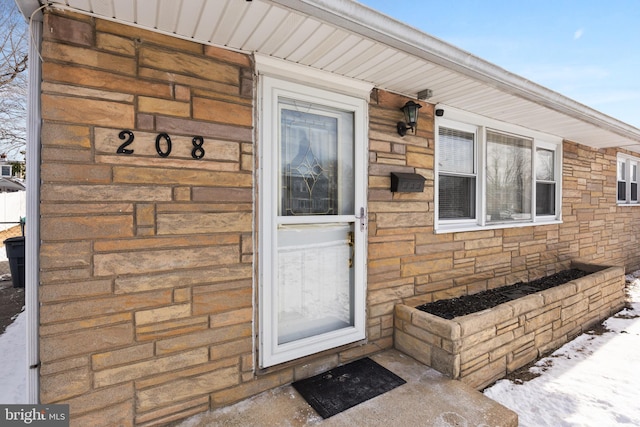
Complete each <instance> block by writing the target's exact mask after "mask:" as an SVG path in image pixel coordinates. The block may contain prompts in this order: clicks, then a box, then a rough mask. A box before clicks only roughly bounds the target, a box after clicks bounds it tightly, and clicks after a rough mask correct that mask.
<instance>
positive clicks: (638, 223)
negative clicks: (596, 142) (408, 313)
mask: <svg viewBox="0 0 640 427" xmlns="http://www.w3.org/2000/svg"><path fill="white" fill-rule="evenodd" d="M407 100H408V98H403V97H400V96H397V95H393V94H389V93H385V92H383V91H376V90H374V93H373V95H372V101H371V106H370V127H371V129H370V132H369V138H370V141H369V148H370V156H369V158H370V166H369V174H370V176H369V260H368V261H369V264H368V280H369V281H368V286H369V289H370V292H369V295H370V297H372V296H374V295H380V297H375V298H372V299H371V301H370V309H372V310H375V312H376V313H385V314H386V313H389V312H390V311H391V310H393V306H394V305H395V304H396V303H402V302H405V301H407V299H409V298H412V297H417V299H418V300H420V301H422V302H429V301H432V300H439V299H446V298H454V297H457V296H460V295H466V294H472V293H477V292H480V291H483V290H486V289H492V288H496V287H500V286H505V285H508V284H510V283H516V282H518V281H528V280H533V279H536V278H540V277H543V276H546V275H549V274H552V273H556V272H558V271H561V270H564V269H566V268H568V267H569V265H570V263H571V261H572V260H580V261H582V262H587V263H593V264H600V265H619V266H625V267H626V268H627V269H628V270H634V269H638V268H640V252H638V246H639V244H640V240H639V236H640V206H617V205H616V151H615V150H612V149H609V150H594V149H591V148H589V147H585V146H582V145H580V144H576V143H573V142H570V141H565V142H564V144H563V176H562V191H563V193H562V194H563V202H562V220H563V223H562V224H547V225H536V226H524V227H517V228H504V229H495V230H482V231H473V232H458V233H444V234H435V233H434V227H433V225H434V224H433V221H434V211H435V208H436V207H435V205H434V172H433V164H434V133H433V129H434V123H433V106H432V105H425V108H422V109H421V110H420V121H419V123H418V127H419V129H418V134H417V135H416V136H413V135H407V136H405V137H404V138H401V137H399V136H398V135H397V133H395V134H394V132H395V131H394V127H395V123H396V122H397V120H398V119H399V118H400V117H399V116H398V115H397V113H396V112H397V111H398V109H399V108H400V107H401V106H402V105H403V104H404V103H405V102H406V101H407ZM423 105H424V104H423ZM390 172H417V173H420V174H421V175H423V176H424V177H425V178H426V183H425V190H424V192H423V193H391V192H390V191H389V181H390V180H389V173H390ZM371 304H372V305H371Z"/></svg>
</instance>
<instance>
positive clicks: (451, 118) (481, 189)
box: [434, 104, 562, 234]
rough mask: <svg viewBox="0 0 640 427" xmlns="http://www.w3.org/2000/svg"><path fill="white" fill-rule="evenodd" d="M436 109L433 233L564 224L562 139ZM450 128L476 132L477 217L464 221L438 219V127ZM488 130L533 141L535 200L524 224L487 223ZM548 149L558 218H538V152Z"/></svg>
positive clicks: (555, 216)
mask: <svg viewBox="0 0 640 427" xmlns="http://www.w3.org/2000/svg"><path fill="white" fill-rule="evenodd" d="M435 109H442V110H443V111H444V116H441V117H439V116H436V118H435V119H436V120H435V130H434V134H435V135H434V136H435V150H434V158H435V161H434V176H435V191H434V202H435V203H434V204H435V212H434V231H435V233H438V234H440V233H454V232H464V231H478V230H494V229H503V228H520V227H531V226H536V225H546V224H561V223H562V138H559V137H557V136H554V135H549V134H545V133H542V132H538V131H534V130H531V129H527V128H524V127H521V126H518V125H514V124H511V123H506V122H501V121H499V120H495V119H490V118H488V117H483V116H479V115H476V114H472V113H469V112H466V111H462V110H458V109H456V108H453V107H449V106H446V105H440V104H439V105H436V107H435ZM440 126H443V127H451V128H453V129H460V130H464V131H470V129H475V133H476V138H477V140H476V147H475V151H476V152H475V153H474V154H475V159H476V167H477V169H476V176H477V178H476V218H474V219H465V220H442V221H440V218H439V217H438V213H439V194H438V193H439V192H438V188H439V186H438V185H439V182H438V180H439V174H440V171H439V166H438V147H439V127H440ZM487 130H492V131H497V132H500V133H507V134H513V135H518V136H522V137H524V138H527V139H531V140H532V141H533V145H532V157H533V160H532V179H531V186H532V189H531V191H532V193H531V194H532V200H531V210H532V212H531V214H532V217H531V220H527V221H524V222H509V223H495V224H489V223H487V221H486V216H485V215H484V212H485V209H486V172H485V164H486V140H485V139H486V132H487ZM538 148H545V149H547V150H553V151H554V152H555V156H554V159H555V164H554V166H555V169H554V171H555V175H556V181H555V182H556V186H557V189H556V214H555V215H536V188H535V187H536V179H535V171H536V169H535V168H536V166H537V165H536V155H535V154H536V149H538Z"/></svg>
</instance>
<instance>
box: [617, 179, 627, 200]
mask: <svg viewBox="0 0 640 427" xmlns="http://www.w3.org/2000/svg"><path fill="white" fill-rule="evenodd" d="M625 200H627V183H626V182H625V181H618V201H622V202H624V201H625Z"/></svg>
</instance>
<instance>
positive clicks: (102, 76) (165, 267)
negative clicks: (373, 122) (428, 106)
mask: <svg viewBox="0 0 640 427" xmlns="http://www.w3.org/2000/svg"><path fill="white" fill-rule="evenodd" d="M42 57H43V82H42V118H43V128H42V165H41V172H42V187H41V230H40V231H41V236H40V237H41V247H40V268H41V271H40V291H39V297H40V303H41V308H40V328H39V333H40V359H41V369H40V381H41V384H40V398H41V401H42V403H68V404H70V410H71V424H72V425H78V426H87V425H91V426H99V425H108V426H111V425H119V426H130V425H140V426H150V425H163V424H166V423H168V422H171V421H173V420H177V419H180V418H185V417H187V416H189V415H192V414H195V413H198V412H202V411H205V410H207V409H210V408H215V407H220V406H224V405H227V404H230V403H233V402H236V401H239V400H241V399H244V398H246V397H249V396H252V395H254V394H257V393H260V392H262V391H264V390H269V389H272V388H275V387H278V386H281V385H283V384H288V383H291V382H292V381H295V380H297V379H302V378H306V377H309V376H311V375H315V374H317V373H319V372H322V371H325V370H327V369H330V368H333V367H335V366H337V365H339V364H341V363H345V362H347V361H349V360H353V359H357V358H360V357H362V356H364V355H367V354H372V353H375V352H378V351H380V350H382V349H385V348H391V347H392V346H393V309H392V307H391V308H390V309H389V310H387V311H386V312H385V313H378V312H377V311H376V310H373V311H370V312H369V320H368V329H367V332H368V339H367V342H364V343H355V344H353V345H350V346H345V347H342V348H339V349H335V350H330V351H326V352H323V353H320V354H318V355H314V356H310V357H307V358H303V359H301V360H297V361H293V362H290V363H287V364H283V365H280V366H276V367H271V368H268V369H263V370H260V369H259V368H258V367H257V363H256V360H257V348H258V346H257V344H258V338H257V328H258V327H257V323H256V322H255V321H254V318H255V316H256V310H257V308H258V307H257V302H256V301H257V297H256V293H257V286H258V283H257V282H254V277H256V271H255V268H256V259H255V256H254V247H257V244H256V243H255V238H256V236H257V233H256V229H255V227H256V225H255V224H257V218H256V215H257V212H256V211H255V205H254V197H256V196H257V194H255V189H256V183H255V182H254V171H255V160H254V152H255V147H254V142H253V140H254V120H253V114H254V98H253V97H254V84H255V82H254V76H253V65H252V63H251V58H250V57H249V56H247V55H243V54H239V53H236V52H230V51H227V50H224V49H220V48H215V47H211V46H204V45H200V44H196V43H193V42H189V41H184V40H180V39H176V38H172V37H168V36H164V35H160V34H156V33H152V32H148V31H144V30H140V29H136V28H133V27H129V26H124V25H120V24H116V23H112V22H108V21H104V20H98V19H93V18H90V17H87V16H84V15H79V14H75V13H69V12H62V11H49V12H47V13H46V14H45V27H44V40H43V45H42ZM394 115H395V116H397V118H398V119H399V118H400V115H401V113H400V112H399V111H395V112H394ZM125 129H128V130H130V131H132V132H133V135H134V140H133V142H132V143H131V144H130V145H128V146H126V147H123V148H124V149H133V150H134V152H133V153H132V154H128V155H127V154H118V153H117V149H118V147H120V146H121V145H122V144H123V143H124V142H125V139H120V137H119V134H120V132H121V131H122V130H125ZM163 132H166V133H167V134H168V135H169V137H170V138H171V140H172V151H171V153H170V154H169V155H168V156H167V157H161V156H159V155H158V153H157V152H156V137H157V136H158V135H159V134H161V133H163ZM194 136H202V137H203V138H204V144H203V148H204V149H205V155H204V157H203V158H202V159H199V160H196V159H193V158H192V150H193V149H194V148H195V147H194V146H193V144H192V138H193V137H194ZM125 138H126V136H125ZM160 149H161V150H162V151H164V152H166V150H167V142H166V140H165V139H163V138H160ZM195 154H200V153H199V152H196V153H195ZM385 297H386V296H385V295H377V294H375V292H374V293H373V297H372V298H373V299H375V300H377V299H381V298H385Z"/></svg>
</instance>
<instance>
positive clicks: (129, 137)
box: [116, 130, 135, 154]
mask: <svg viewBox="0 0 640 427" xmlns="http://www.w3.org/2000/svg"><path fill="white" fill-rule="evenodd" d="M118 138H120V139H126V141H124V142H123V143H122V144H120V146H119V147H118V150H117V151H116V153H118V154H133V150H130V149H128V148H125V147H127V146H129V145H131V143H132V142H133V139H134V138H135V137H134V136H133V132H131V131H130V130H123V131H121V132H120V133H119V134H118Z"/></svg>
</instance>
